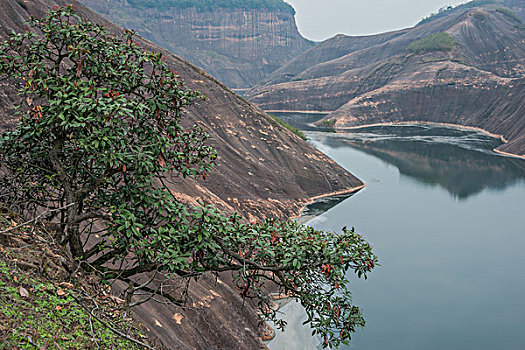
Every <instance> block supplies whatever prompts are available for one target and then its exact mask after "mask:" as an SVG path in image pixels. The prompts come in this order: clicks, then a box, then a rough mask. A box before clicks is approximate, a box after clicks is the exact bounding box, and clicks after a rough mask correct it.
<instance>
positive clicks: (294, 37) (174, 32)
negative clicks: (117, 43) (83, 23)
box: [81, 0, 313, 89]
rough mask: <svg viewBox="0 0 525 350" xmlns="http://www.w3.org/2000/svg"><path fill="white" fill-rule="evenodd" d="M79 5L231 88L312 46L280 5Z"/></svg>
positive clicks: (123, 0)
mask: <svg viewBox="0 0 525 350" xmlns="http://www.w3.org/2000/svg"><path fill="white" fill-rule="evenodd" d="M81 2H83V3H84V4H85V5H87V6H89V7H91V8H92V9H94V10H95V11H97V12H98V13H100V14H101V15H103V16H104V17H106V18H108V19H109V20H111V21H113V22H114V23H116V24H118V25H120V26H122V27H125V28H132V29H135V30H137V31H138V33H139V34H140V35H142V36H143V37H145V38H147V39H149V40H151V41H153V42H155V43H156V44H158V45H160V46H162V47H165V48H167V49H169V50H171V51H172V52H174V53H176V54H178V55H180V56H182V57H184V58H185V59H187V60H189V61H190V62H192V63H194V64H196V65H198V66H200V67H202V68H204V69H205V70H206V71H207V72H208V73H210V74H211V75H212V76H214V77H215V78H217V79H218V80H220V81H222V82H223V83H225V84H226V85H227V86H229V87H231V88H235V89H243V88H248V87H251V86H253V85H254V84H255V83H257V82H258V81H260V80H261V79H263V78H264V77H266V76H268V74H270V73H271V72H273V71H274V70H276V69H278V68H279V67H281V66H282V65H283V64H285V63H286V62H288V61H289V60H291V59H292V58H294V57H295V56H297V55H299V54H300V53H302V52H303V51H305V50H307V49H308V48H310V47H311V46H312V45H313V43H311V42H310V41H308V40H306V39H305V38H303V37H302V36H301V35H300V34H299V31H298V29H297V26H296V24H295V18H294V14H295V11H294V10H293V8H292V7H291V6H290V5H288V4H286V3H284V2H282V1H275V0H274V1H273V2H272V1H270V2H268V3H271V4H274V3H275V4H274V6H268V5H267V6H257V5H240V6H237V5H235V4H234V5H233V7H232V5H226V3H227V2H225V1H214V2H212V4H213V5H212V6H209V7H208V6H201V7H196V6H189V7H188V6H182V5H181V4H179V3H182V2H181V1H175V0H174V1H171V2H169V4H171V5H169V6H168V5H167V6H161V3H158V4H156V5H152V6H144V5H140V3H141V2H140V1H128V0H82V1H81ZM252 3H253V2H252ZM279 4H280V5H279ZM261 5H264V2H261ZM241 6H242V7H241Z"/></svg>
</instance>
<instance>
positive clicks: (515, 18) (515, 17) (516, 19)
mask: <svg viewBox="0 0 525 350" xmlns="http://www.w3.org/2000/svg"><path fill="white" fill-rule="evenodd" d="M496 12H498V13H501V14H502V15H504V16H507V17H509V18H510V19H511V20H513V21H514V22H517V23H519V24H521V23H523V21H522V19H521V17H520V16H519V15H518V14H517V13H516V12H514V11H512V10H510V9H508V8H506V7H498V8H497V9H496Z"/></svg>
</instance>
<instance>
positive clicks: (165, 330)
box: [0, 0, 363, 349]
mask: <svg viewBox="0 0 525 350" xmlns="http://www.w3.org/2000/svg"><path fill="white" fill-rule="evenodd" d="M69 3H73V4H74V5H76V6H77V12H78V14H79V15H80V16H81V17H82V18H83V19H85V20H90V21H92V22H95V23H99V24H103V25H106V26H107V27H108V30H109V31H110V32H111V33H112V34H114V35H119V33H120V34H122V29H121V28H119V27H117V26H116V25H114V24H113V23H111V22H109V21H107V20H105V19H103V18H102V17H101V16H99V15H97V14H96V13H94V12H93V11H91V10H89V9H88V8H86V7H84V6H83V5H81V4H79V3H78V2H76V1H75V0H1V1H0V41H3V40H5V39H6V38H7V35H8V33H10V32H11V31H13V30H14V31H17V32H20V31H23V30H27V29H28V28H27V27H26V25H25V24H24V23H26V22H27V19H28V17H29V15H33V16H36V17H41V16H43V15H44V13H45V12H47V11H48V10H49V9H51V8H53V7H55V6H57V5H58V6H64V5H66V4H69ZM137 42H138V43H139V44H140V46H141V47H142V48H144V49H145V50H154V51H156V52H162V53H163V55H164V56H165V57H166V63H167V64H168V65H169V66H170V68H172V69H173V70H175V71H177V72H178V73H179V75H180V76H181V78H182V79H183V80H184V81H185V82H186V83H187V85H188V87H190V88H192V89H198V90H200V91H202V92H203V93H204V94H205V95H206V96H207V97H208V99H207V100H206V101H202V102H200V103H198V104H196V105H194V106H192V107H191V108H189V109H188V110H187V111H186V114H185V116H184V117H183V122H184V125H191V124H194V123H197V124H199V125H201V126H202V127H203V128H205V129H206V131H208V132H209V133H210V134H211V136H212V140H213V141H212V142H213V145H214V146H215V147H216V149H217V151H218V154H219V156H220V160H219V161H218V164H217V166H216V167H215V170H214V172H213V174H212V175H211V176H209V177H208V179H207V181H196V180H183V179H174V181H175V182H176V183H175V184H173V185H170V186H171V190H172V192H173V193H174V194H175V196H176V197H177V198H178V199H179V200H181V201H182V202H187V203H190V204H195V203H196V202H197V201H198V200H201V201H204V202H206V203H213V204H215V205H216V206H218V207H220V208H222V209H224V210H228V211H233V210H236V211H238V212H240V213H241V214H242V215H244V216H245V217H246V218H247V219H252V220H255V219H258V218H264V217H275V218H279V219H285V218H289V217H291V216H295V215H297V214H299V211H300V210H301V208H302V206H303V205H304V204H306V203H307V202H309V201H310V198H311V197H315V196H319V195H326V194H329V193H332V192H338V191H348V190H350V189H351V188H354V187H356V186H362V185H363V183H362V182H361V181H359V180H358V179H357V178H355V177H354V176H353V175H352V174H350V173H348V172H347V171H345V170H344V169H343V168H341V167H340V166H339V165H337V164H336V163H335V162H334V161H333V160H331V159H329V158H328V157H327V156H325V155H324V154H322V153H321V152H319V151H318V150H316V149H315V148H314V147H313V146H310V145H309V144H308V143H307V142H305V141H303V140H302V139H300V138H299V137H297V136H296V135H294V134H293V133H292V132H290V131H288V130H287V129H285V128H283V127H282V126H280V125H279V124H278V123H277V122H276V121H274V120H273V119H272V118H271V117H269V116H268V115H267V114H265V113H264V112H263V111H262V110H260V109H259V108H257V107H255V106H253V105H252V104H250V103H249V102H247V101H246V100H244V99H242V98H240V97H239V96H237V95H235V94H234V93H232V92H231V91H230V90H229V89H228V88H227V87H225V86H224V85H223V84H221V83H219V82H217V81H216V80H215V79H214V78H212V77H211V76H209V75H208V74H206V73H205V72H204V71H203V70H202V69H201V68H198V67H196V66H194V65H192V64H190V63H189V62H187V61H185V60H183V59H181V58H179V57H178V56H176V55H174V54H172V53H171V52H169V51H167V50H165V49H162V48H160V47H158V46H156V45H155V44H153V43H151V42H149V41H147V40H144V39H142V38H138V39H137ZM18 102H19V97H18V95H17V93H16V88H15V86H14V85H13V84H12V82H11V81H9V80H5V79H2V80H0V132H2V131H5V130H6V129H9V128H11V127H12V126H13V125H14V123H15V122H16V119H15V116H14V110H13V107H14V106H15V105H16V104H17V103H18ZM221 278H223V277H222V276H221ZM228 278H229V277H228V276H225V277H224V281H225V283H217V281H216V279H215V277H213V276H208V277H205V278H202V279H200V280H199V282H198V283H192V285H191V288H190V290H189V296H190V298H191V300H194V301H195V302H202V301H203V300H204V302H202V303H203V304H206V305H207V306H206V307H204V306H203V307H200V306H197V307H193V308H188V309H180V308H175V307H172V306H170V305H164V304H157V303H155V302H153V301H151V302H148V303H146V304H143V305H140V306H138V307H137V308H136V309H135V311H134V314H135V316H136V317H137V318H138V319H139V320H140V321H141V322H142V323H143V324H144V325H145V326H146V327H147V328H148V330H149V331H150V333H149V335H150V337H152V338H158V339H159V341H160V343H162V344H163V345H164V346H165V347H166V348H171V349H218V348H220V349H256V348H259V347H260V346H261V343H260V342H259V333H258V329H257V328H258V317H257V314H256V310H255V308H253V307H252V306H250V304H249V303H246V304H245V301H244V300H243V299H242V297H241V296H240V295H239V293H238V292H237V291H236V290H235V289H234V287H233V286H232V284H228V283H227V282H228ZM176 313H178V314H180V315H181V316H182V317H183V318H184V321H182V324H177V323H176V322H175V321H174V320H173V315H174V314H176ZM179 323H180V322H179ZM159 324H162V326H159Z"/></svg>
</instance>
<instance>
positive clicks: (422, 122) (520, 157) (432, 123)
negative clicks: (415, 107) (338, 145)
mask: <svg viewBox="0 0 525 350" xmlns="http://www.w3.org/2000/svg"><path fill="white" fill-rule="evenodd" d="M398 125H399V126H402V125H439V126H448V127H453V128H458V129H465V130H473V131H477V132H480V133H482V134H485V135H487V136H490V137H493V138H496V139H499V140H501V142H503V144H505V143H507V142H508V140H507V139H506V138H505V137H504V136H503V135H500V134H496V133H493V132H490V131H488V130H485V129H483V128H479V127H477V126H470V125H460V124H452V123H440V122H427V121H407V122H385V123H373V124H365V125H358V126H348V127H339V128H338V127H336V128H335V131H336V132H337V130H355V129H362V128H368V127H373V126H398ZM492 151H493V152H495V153H498V154H500V155H504V156H507V157H512V158H518V159H525V155H520V154H514V153H508V152H504V151H500V150H498V149H497V148H493V149H492Z"/></svg>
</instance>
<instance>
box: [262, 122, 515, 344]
mask: <svg viewBox="0 0 525 350" xmlns="http://www.w3.org/2000/svg"><path fill="white" fill-rule="evenodd" d="M280 116H281V118H283V119H285V120H287V121H288V122H292V123H294V124H295V125H298V126H302V127H303V128H305V125H306V124H308V123H311V122H312V121H315V119H316V118H317V119H318V118H319V117H318V116H317V117H315V116H306V117H305V116H302V115H280ZM305 118H306V119H305ZM310 129H311V128H310ZM311 130H312V129H311ZM307 136H308V137H309V138H310V142H311V143H313V144H314V145H315V146H316V147H317V148H319V149H320V150H322V151H323V152H325V153H326V154H328V155H329V156H331V157H332V158H333V159H334V160H336V161H337V162H338V163H339V164H341V165H342V166H343V167H345V168H346V169H348V170H350V171H351V172H352V173H353V174H355V175H356V176H358V177H359V178H360V179H362V180H363V181H365V183H366V184H367V187H366V188H365V189H364V190H362V191H360V192H358V193H357V194H355V195H354V196H352V197H350V198H348V199H345V200H343V201H341V200H340V199H338V201H339V202H338V201H335V202H333V203H332V204H331V205H333V204H335V206H333V207H332V208H331V209H329V210H328V211H326V212H324V213H323V214H322V215H319V216H316V217H315V218H313V219H311V220H310V221H309V222H308V224H309V225H311V226H314V227H315V228H317V229H323V230H330V231H338V230H340V229H341V228H342V227H343V226H354V227H355V228H356V230H357V231H358V232H361V233H363V234H364V235H365V236H366V238H367V239H368V241H369V242H371V243H372V245H373V246H374V249H375V252H376V254H377V255H378V256H379V258H380V262H381V264H382V266H381V267H379V268H378V269H376V270H375V271H374V272H372V273H371V275H370V277H369V279H368V280H367V281H364V280H357V279H356V278H353V277H352V279H351V289H352V290H353V293H354V302H355V303H356V304H357V305H359V306H360V307H361V308H362V309H363V312H364V314H365V317H366V319H367V326H366V328H365V329H363V330H360V331H359V332H358V333H357V334H355V336H354V338H353V339H352V344H351V346H350V347H349V349H356V350H383V349H385V350H386V349H388V350H409V349H418V350H420V349H425V350H434V349H435V350H438V349H439V350H442V349H447V350H450V349H458V350H459V349H461V350H469V349H472V350H474V349H476V350H489V349H490V350H494V349H506V350H518V349H519V350H523V349H525V300H524V296H525V269H524V267H525V254H524V252H525V161H524V160H520V159H515V158H510V157H504V156H500V155H498V154H496V153H494V152H493V151H492V149H493V148H495V147H497V146H498V145H499V144H500V141H499V140H497V139H494V138H491V137H488V136H486V135H484V134H482V133H479V132H476V131H470V130H461V129H458V128H450V127H441V126H402V127H374V128H367V129H360V130H357V131H355V132H352V133H337V134H335V133H326V132H316V131H308V133H307ZM325 204H326V203H325ZM322 205H324V204H323V203H321V206H322ZM331 205H328V206H325V207H322V210H326V209H327V207H330V206H331ZM312 210H313V211H314V213H315V214H318V213H319V210H317V212H315V208H312ZM310 214H312V211H311V212H310ZM282 311H283V312H285V313H286V317H285V318H286V319H287V320H288V321H289V323H290V325H289V327H288V328H287V330H286V332H285V333H281V332H277V337H276V339H275V340H273V341H272V342H271V343H270V344H269V347H270V349H271V350H280V349H286V350H293V349H300V350H306V349H316V348H318V344H319V341H318V339H316V338H312V337H311V336H310V335H309V334H310V331H309V329H307V328H306V327H305V326H302V325H301V323H302V320H303V319H304V313H303V311H302V309H301V307H300V305H297V304H295V303H290V304H288V305H286V306H285V307H283V309H282ZM343 348H344V347H343ZM346 349H348V348H346Z"/></svg>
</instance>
